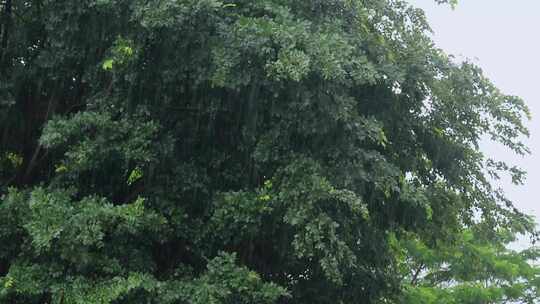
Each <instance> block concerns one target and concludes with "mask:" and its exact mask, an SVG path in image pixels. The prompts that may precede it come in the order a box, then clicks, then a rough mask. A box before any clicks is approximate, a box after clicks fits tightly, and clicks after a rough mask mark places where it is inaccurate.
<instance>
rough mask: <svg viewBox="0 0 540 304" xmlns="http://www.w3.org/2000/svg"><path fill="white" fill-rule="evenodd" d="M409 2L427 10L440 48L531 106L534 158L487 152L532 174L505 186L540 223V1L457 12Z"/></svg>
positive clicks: (481, 1)
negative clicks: (519, 182) (522, 182)
mask: <svg viewBox="0 0 540 304" xmlns="http://www.w3.org/2000/svg"><path fill="white" fill-rule="evenodd" d="M408 1H409V2H410V3H411V4H413V5H414V6H417V7H420V8H423V9H424V11H425V12H426V15H427V17H428V20H429V22H430V24H431V27H432V29H433V31H434V37H433V38H434V40H435V42H436V43H437V45H438V46H439V47H440V48H442V49H444V50H445V51H446V52H447V53H449V54H453V55H456V56H457V57H458V58H460V57H461V58H470V59H472V60H474V62H475V63H476V64H478V65H479V66H480V67H482V69H483V70H484V72H485V74H486V75H487V76H488V77H489V78H490V79H491V80H492V81H493V82H494V83H495V85H496V86H497V87H499V88H500V89H501V90H502V91H503V92H504V93H507V94H512V95H517V96H520V97H522V98H523V99H525V101H526V103H527V104H528V106H529V107H530V109H531V112H532V115H533V119H532V121H530V122H529V123H528V126H529V129H530V131H531V137H530V139H528V140H527V143H528V145H529V147H530V148H531V150H532V155H530V156H527V157H525V158H521V157H516V156H513V155H511V154H510V153H505V151H504V150H503V149H500V148H499V147H495V146H493V145H485V146H484V147H483V149H484V151H485V152H486V153H487V154H490V155H493V156H495V157H498V158H500V159H502V160H506V161H510V162H512V163H514V164H519V165H521V166H523V167H524V168H525V169H526V170H527V171H528V178H527V181H526V184H525V186H519V187H517V186H513V185H511V183H509V182H505V183H504V184H503V188H504V189H505V191H506V193H507V194H508V196H509V197H510V198H511V199H512V200H514V202H515V204H516V206H517V207H518V208H519V209H521V210H522V211H524V212H526V213H528V214H532V215H534V216H535V217H536V220H537V222H538V223H540V204H539V202H538V200H539V199H540V76H539V73H540V35H539V33H540V0H460V1H459V4H458V6H457V7H456V9H455V10H452V9H450V8H449V7H448V6H446V5H437V4H435V1H434V0H408Z"/></svg>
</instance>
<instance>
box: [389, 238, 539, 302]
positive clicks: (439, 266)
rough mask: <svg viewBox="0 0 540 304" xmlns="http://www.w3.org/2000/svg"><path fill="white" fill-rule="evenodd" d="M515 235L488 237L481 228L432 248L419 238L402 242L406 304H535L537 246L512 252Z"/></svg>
mask: <svg viewBox="0 0 540 304" xmlns="http://www.w3.org/2000/svg"><path fill="white" fill-rule="evenodd" d="M514 240H515V235H514V234H513V233H511V232H509V231H499V232H498V233H497V234H495V235H494V236H492V237H488V236H487V235H486V234H485V231H482V229H480V227H476V229H467V230H464V231H463V233H462V234H461V235H459V237H458V238H456V239H455V240H453V241H452V242H448V243H439V244H438V245H437V246H436V247H434V248H430V247H429V246H427V245H426V244H424V243H422V242H421V241H419V240H418V239H417V238H415V237H414V236H413V237H410V238H408V239H406V240H402V241H401V243H400V247H398V248H399V249H400V253H401V257H402V263H403V264H402V267H403V268H402V269H403V274H404V276H403V277H404V281H405V285H406V286H407V287H406V288H405V290H406V291H405V293H404V299H403V303H415V304H416V303H448V304H450V303H456V304H457V303H471V304H476V303H537V302H538V300H537V299H538V297H539V295H540V290H539V288H540V281H539V278H540V268H539V267H538V263H537V262H538V259H539V257H540V252H539V251H538V248H535V247H532V248H529V249H526V250H523V251H514V250H510V249H508V246H509V244H510V242H512V241H514Z"/></svg>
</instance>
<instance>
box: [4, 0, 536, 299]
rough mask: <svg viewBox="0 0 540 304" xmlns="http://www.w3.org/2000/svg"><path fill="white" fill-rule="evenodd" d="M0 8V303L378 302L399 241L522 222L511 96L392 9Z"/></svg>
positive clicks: (350, 1)
mask: <svg viewBox="0 0 540 304" xmlns="http://www.w3.org/2000/svg"><path fill="white" fill-rule="evenodd" d="M438 2H448V1H438ZM450 2H453V1H450ZM1 7H2V11H3V12H2V18H1V19H0V24H1V31H0V33H1V34H0V35H1V36H0V166H1V167H0V169H1V170H0V187H1V188H0V195H1V198H0V244H1V247H0V301H1V302H2V303H51V302H52V303H59V304H60V303H62V304H67V303H355V302H361V303H378V302H382V303H388V302H390V301H393V300H394V299H397V298H399V296H400V294H401V288H400V287H401V285H400V284H401V281H400V277H399V276H398V275H397V274H398V273H399V263H398V261H399V259H397V258H396V254H395V250H394V249H393V245H392V244H393V242H392V241H391V240H392V239H393V238H395V237H396V235H398V236H399V235H400V234H402V233H417V234H418V235H421V236H422V240H425V241H426V242H428V241H430V240H431V241H433V242H435V241H436V240H439V239H447V238H449V237H451V236H452V235H455V234H456V233H458V232H459V231H461V229H462V228H463V227H465V226H468V227H469V226H472V225H474V224H475V223H476V222H482V223H483V225H486V226H487V227H490V229H492V230H493V231H496V230H497V229H502V228H504V229H511V230H512V231H518V232H523V231H532V225H531V221H530V220H529V219H528V218H527V217H526V216H524V215H522V214H521V213H519V212H518V211H517V210H516V209H515V208H514V207H513V205H512V203H511V202H509V201H508V200H507V199H505V198H504V196H503V195H502V193H501V192H500V191H499V190H497V189H495V188H493V187H492V186H491V184H490V182H489V181H490V176H492V177H497V176H498V174H499V173H500V172H501V171H507V172H509V173H510V174H511V175H512V177H513V178H514V180H515V181H516V182H519V181H520V179H521V176H522V171H520V170H519V169H516V168H513V167H511V166H508V165H506V164H504V163H501V162H498V161H496V160H492V159H490V158H489V156H486V155H484V154H483V153H482V152H481V151H480V150H479V141H480V140H482V139H485V138H488V139H491V140H493V141H496V142H499V143H501V144H502V145H504V146H505V147H507V148H508V149H511V150H513V151H514V152H516V153H518V154H526V153H528V151H527V148H526V147H525V146H524V145H523V144H522V143H521V142H520V141H519V138H520V137H521V136H522V135H527V130H526V128H525V127H524V126H523V124H522V120H523V119H525V118H527V117H528V115H529V114H528V110H527V107H526V106H525V105H524V103H523V102H522V100H521V99H519V98H517V97H514V96H508V95H504V94H502V93H501V92H500V91H499V90H498V89H497V88H496V87H494V86H493V85H492V84H491V83H490V82H489V81H488V80H487V79H486V78H485V77H484V76H483V75H482V72H481V70H480V69H479V68H478V67H476V66H475V65H473V64H471V63H467V62H465V63H456V62H454V61H453V60H452V58H449V57H448V56H447V55H445V54H444V53H443V52H442V51H441V50H439V49H437V48H436V47H435V46H434V45H433V42H432V41H431V40H430V38H429V31H430V29H429V26H428V24H427V23H426V20H425V16H424V14H423V12H422V11H421V10H419V9H415V8H413V7H410V6H409V5H408V4H406V3H405V2H402V1H399V0H331V1H330V0H231V1H221V0H151V1H142V0H78V1H74V0H35V1H12V0H4V1H3V2H1ZM427 232H429V233H427Z"/></svg>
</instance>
